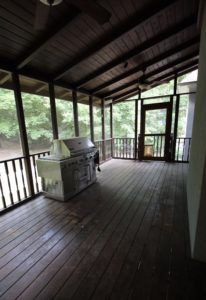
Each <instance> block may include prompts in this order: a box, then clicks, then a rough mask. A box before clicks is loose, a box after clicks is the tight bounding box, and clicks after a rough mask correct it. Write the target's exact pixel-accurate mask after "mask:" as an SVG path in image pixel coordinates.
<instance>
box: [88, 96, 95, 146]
mask: <svg viewBox="0 0 206 300" xmlns="http://www.w3.org/2000/svg"><path fill="white" fill-rule="evenodd" d="M89 120H90V134H91V140H92V141H93V142H94V118H93V97H92V96H89Z"/></svg>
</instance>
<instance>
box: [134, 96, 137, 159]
mask: <svg viewBox="0 0 206 300" xmlns="http://www.w3.org/2000/svg"><path fill="white" fill-rule="evenodd" d="M137 125H138V99H135V128H134V132H135V133H134V134H135V136H134V159H135V160H136V159H137V139H138V128H137Z"/></svg>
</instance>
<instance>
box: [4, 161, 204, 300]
mask: <svg viewBox="0 0 206 300" xmlns="http://www.w3.org/2000/svg"><path fill="white" fill-rule="evenodd" d="M186 173H187V165H186V164H168V163H164V162H141V163H139V162H134V161H126V160H111V161H109V162H107V163H105V164H103V165H102V172H101V173H99V174H98V181H97V183H95V184H94V185H92V186H91V187H89V188H88V189H87V190H85V191H84V192H82V193H80V194H79V195H78V196H76V197H74V198H73V199H71V200H70V201H69V202H67V203H62V202H58V201H55V200H51V199H47V198H45V197H43V196H41V197H39V198H37V199H35V200H33V201H31V202H29V203H26V204H25V205H22V206H21V207H18V208H17V209H15V210H13V211H11V212H9V213H6V214H5V215H3V216H1V217H0V299H8V300H12V299H29V300H30V299H84V300H85V299H143V300H145V299H158V300H160V299H206V293H205V286H206V281H205V274H206V269H205V266H204V265H202V264H200V263H197V262H194V261H192V260H190V259H189V236H188V224H187V209H186V192H185V180H186Z"/></svg>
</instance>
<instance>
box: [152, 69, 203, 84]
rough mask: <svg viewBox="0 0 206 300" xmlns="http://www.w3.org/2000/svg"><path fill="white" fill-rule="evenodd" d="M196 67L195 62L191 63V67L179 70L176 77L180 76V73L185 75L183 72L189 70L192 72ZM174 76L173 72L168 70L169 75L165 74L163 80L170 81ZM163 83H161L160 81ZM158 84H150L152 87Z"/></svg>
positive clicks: (185, 72)
mask: <svg viewBox="0 0 206 300" xmlns="http://www.w3.org/2000/svg"><path fill="white" fill-rule="evenodd" d="M197 68H198V64H195V65H193V64H192V67H189V68H186V69H185V68H184V70H183V71H180V72H179V73H178V74H177V77H178V76H182V75H185V74H187V73H189V72H192V71H194V70H196V69H197ZM174 78H175V73H172V72H170V73H169V76H166V77H164V80H168V81H170V80H172V79H174ZM162 84H163V83H162ZM158 85H159V84H154V85H153V84H152V88H154V87H156V86H158Z"/></svg>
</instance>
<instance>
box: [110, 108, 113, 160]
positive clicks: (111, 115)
mask: <svg viewBox="0 0 206 300" xmlns="http://www.w3.org/2000/svg"><path fill="white" fill-rule="evenodd" d="M110 138H111V157H113V103H110Z"/></svg>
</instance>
